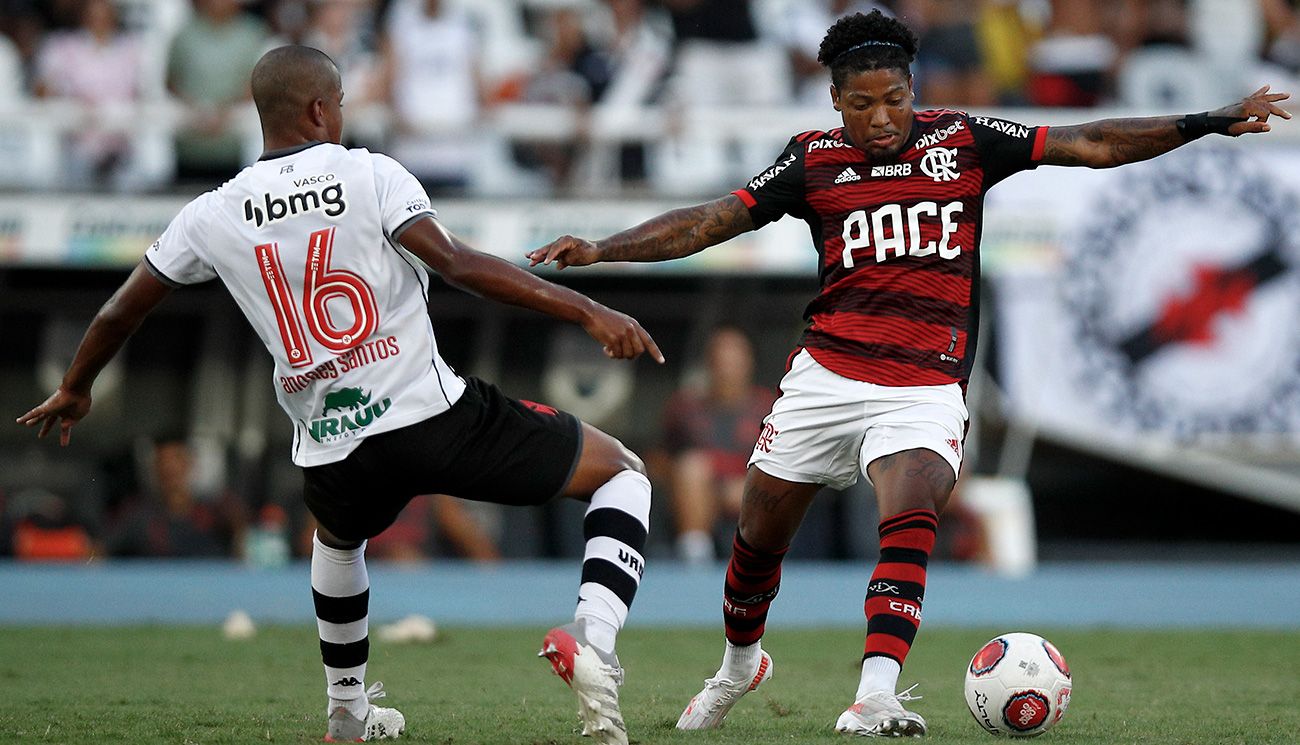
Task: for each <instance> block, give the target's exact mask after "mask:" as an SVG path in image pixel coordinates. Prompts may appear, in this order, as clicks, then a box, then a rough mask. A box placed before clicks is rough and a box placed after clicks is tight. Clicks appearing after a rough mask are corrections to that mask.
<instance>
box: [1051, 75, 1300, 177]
mask: <svg viewBox="0 0 1300 745" xmlns="http://www.w3.org/2000/svg"><path fill="white" fill-rule="evenodd" d="M1290 97H1291V95H1290V94H1289V93H1269V91H1268V86H1267V85H1266V86H1264V87H1263V88H1260V89H1259V90H1257V91H1255V92H1254V93H1252V94H1250V95H1249V96H1247V97H1246V98H1244V99H1242V100H1241V101H1240V102H1238V103H1235V104H1232V105H1231V106H1225V107H1223V108H1221V109H1218V110H1217V111H1211V112H1207V113H1205V114H1189V115H1187V116H1154V117H1144V118H1133V119H1102V120H1100V121H1096V122H1089V123H1087V124H1079V125H1076V126H1073V127H1052V128H1050V129H1049V130H1048V131H1047V141H1046V142H1045V143H1044V146H1043V159H1042V161H1041V162H1042V163H1044V164H1046V165H1054V166H1088V167H1089V168H1112V167H1114V166H1122V165H1124V164H1125V163H1136V162H1138V161H1141V160H1148V159H1150V158H1154V157H1156V156H1157V155H1163V154H1164V153H1167V152H1169V151H1170V150H1173V149H1174V148H1176V147H1179V146H1180V145H1184V144H1186V143H1188V142H1190V141H1192V140H1194V139H1196V138H1197V137H1201V136H1203V135H1206V134H1226V135H1229V136H1232V137H1237V136H1238V135H1243V134H1254V133H1259V132H1267V131H1269V129H1270V127H1269V124H1268V118H1269V117H1270V116H1280V117H1282V118H1283V119H1290V118H1291V114H1289V113H1287V112H1286V111H1285V110H1284V109H1282V108H1280V107H1279V106H1277V105H1276V104H1277V102H1278V101H1285V100H1286V99H1288V98H1290Z"/></svg>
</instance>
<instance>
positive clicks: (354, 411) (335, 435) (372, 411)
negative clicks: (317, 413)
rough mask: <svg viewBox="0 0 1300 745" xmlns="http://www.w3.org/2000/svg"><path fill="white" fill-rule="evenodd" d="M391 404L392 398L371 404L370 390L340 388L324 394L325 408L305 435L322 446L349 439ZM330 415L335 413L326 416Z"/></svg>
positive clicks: (312, 422) (382, 413) (309, 426)
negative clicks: (308, 435)
mask: <svg viewBox="0 0 1300 745" xmlns="http://www.w3.org/2000/svg"><path fill="white" fill-rule="evenodd" d="M392 405H393V402H392V399H388V398H385V399H383V400H382V401H378V402H375V403H371V395H370V391H366V390H362V389H361V388H340V389H338V390H336V391H330V392H329V393H326V394H325V404H324V406H325V408H324V410H323V411H321V417H320V418H319V419H313V420H312V421H311V424H310V425H308V434H310V435H311V439H313V440H315V441H316V442H319V443H322V444H325V443H330V442H337V441H339V440H341V439H343V438H345V437H351V436H352V433H353V432H356V431H357V430H360V429H364V428H366V427H368V426H370V424H371V423H372V422H374V421H375V420H376V419H378V418H379V417H381V416H383V415H384V413H385V412H387V411H388V409H389V407H391V406H392ZM330 412H338V413H337V415H336V416H330Z"/></svg>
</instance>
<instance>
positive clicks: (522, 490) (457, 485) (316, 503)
mask: <svg viewBox="0 0 1300 745" xmlns="http://www.w3.org/2000/svg"><path fill="white" fill-rule="evenodd" d="M465 384H466V387H465V393H464V395H462V396H461V397H460V400H458V401H456V403H455V404H453V405H452V407H451V408H450V409H448V410H447V411H444V412H443V413H441V414H438V415H437V416H432V417H429V418H428V419H425V420H424V421H422V422H417V423H416V424H412V425H409V426H407V427H402V428H401V429H395V430H392V431H390V432H383V433H380V434H377V435H371V436H370V437H367V438H365V439H364V440H362V441H361V444H360V445H358V446H357V448H356V449H355V450H353V451H352V452H351V453H350V454H348V457H346V458H344V459H343V460H341V461H338V462H335V463H327V464H325V465H323V466H310V467H308V468H304V469H303V472H304V474H305V479H304V480H305V484H304V488H303V498H304V500H305V501H306V502H307V508H308V509H310V510H311V512H312V514H313V515H314V516H315V517H316V520H317V521H318V522H320V524H321V525H322V526H324V527H325V529H326V530H328V531H329V532H330V533H333V534H334V535H335V536H337V537H339V538H342V539H344V540H349V541H354V540H355V541H359V540H362V539H366V538H373V537H374V536H376V535H379V534H380V533H382V532H383V531H384V529H386V528H387V527H388V526H389V525H392V524H393V521H394V520H396V519H397V515H398V513H400V512H401V511H402V508H404V507H405V506H406V504H407V502H409V501H411V499H412V498H413V497H416V496H418V495H420V494H450V495H452V496H455V497H463V498H465V499H473V500H476V501H480V502H493V503H496V504H507V505H538V504H542V503H544V502H547V501H549V500H551V499H552V498H554V497H555V496H557V495H558V494H559V493H560V492H561V491H562V490H563V489H564V487H565V486H566V485H567V484H568V483H569V479H570V478H572V476H573V471H574V469H575V468H576V467H577V465H578V456H579V455H580V454H581V452H582V423H581V422H580V421H578V418H577V417H575V416H573V415H572V414H569V413H567V412H563V411H558V410H556V409H553V408H551V407H549V406H542V405H540V404H535V403H533V402H531V401H527V402H525V401H517V400H515V399H513V398H510V397H509V396H507V395H505V394H504V393H502V392H501V391H500V390H499V389H498V388H497V387H496V386H494V385H492V384H491V383H486V382H484V381H482V380H479V379H477V378H466V379H465Z"/></svg>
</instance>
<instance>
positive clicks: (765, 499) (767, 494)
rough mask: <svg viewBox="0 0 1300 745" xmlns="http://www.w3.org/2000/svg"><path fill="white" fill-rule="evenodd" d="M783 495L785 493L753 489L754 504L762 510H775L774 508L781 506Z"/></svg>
mask: <svg viewBox="0 0 1300 745" xmlns="http://www.w3.org/2000/svg"><path fill="white" fill-rule="evenodd" d="M785 497H786V495H785V494H784V493H778V492H771V491H767V490H765V489H761V488H760V489H755V490H754V506H755V507H758V508H759V509H761V510H763V511H764V512H769V513H771V512H776V509H777V508H778V507H780V506H781V502H783V501H784V500H785Z"/></svg>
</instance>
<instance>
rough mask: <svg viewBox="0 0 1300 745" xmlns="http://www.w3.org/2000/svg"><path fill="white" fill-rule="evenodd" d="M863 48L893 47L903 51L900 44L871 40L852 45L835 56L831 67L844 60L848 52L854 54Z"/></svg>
mask: <svg viewBox="0 0 1300 745" xmlns="http://www.w3.org/2000/svg"><path fill="white" fill-rule="evenodd" d="M863 47H894V48H895V49H897V50H899V51H905V50H904V49H903V45H902V44H895V43H894V42H892V41H879V40H876V39H871V40H870V41H864V42H862V43H861V44H854V45H853V46H851V47H849V48H848V49H845V50H844V51H843V52H840V53H839V54H837V55H835V59H833V60H831V64H832V65H833V64H835V63H836V62H839V61H840V60H842V59H844V55H846V54H848V53H849V52H856V51H857V50H859V49H861V48H863Z"/></svg>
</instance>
